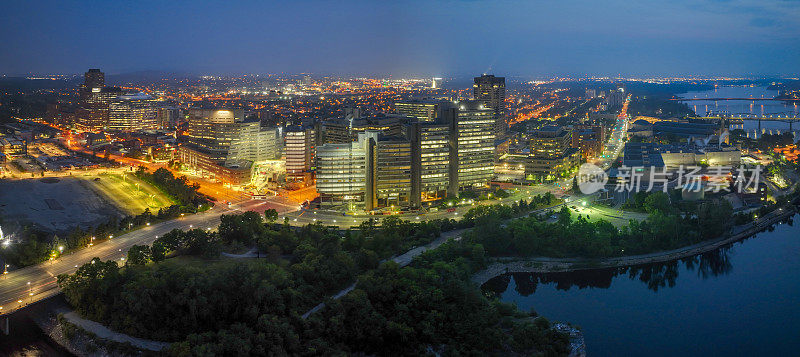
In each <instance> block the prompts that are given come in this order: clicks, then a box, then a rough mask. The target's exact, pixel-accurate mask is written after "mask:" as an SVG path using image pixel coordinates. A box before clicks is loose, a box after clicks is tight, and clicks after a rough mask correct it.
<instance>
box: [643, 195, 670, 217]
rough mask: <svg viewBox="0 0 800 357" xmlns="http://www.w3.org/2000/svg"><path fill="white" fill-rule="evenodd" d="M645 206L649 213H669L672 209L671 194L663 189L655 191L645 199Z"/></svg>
mask: <svg viewBox="0 0 800 357" xmlns="http://www.w3.org/2000/svg"><path fill="white" fill-rule="evenodd" d="M643 206H644V210H645V211H646V212H647V213H649V214H653V213H655V212H660V213H663V214H667V213H668V212H669V211H670V202H669V195H667V194H666V193H665V192H662V191H658V192H653V193H651V194H649V195H647V197H646V198H645V199H644V204H643Z"/></svg>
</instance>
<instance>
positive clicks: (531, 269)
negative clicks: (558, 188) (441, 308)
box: [471, 206, 797, 286]
mask: <svg viewBox="0 0 800 357" xmlns="http://www.w3.org/2000/svg"><path fill="white" fill-rule="evenodd" d="M796 213H797V211H796V209H795V208H794V207H793V206H792V207H791V208H789V209H786V210H782V211H773V212H770V213H768V214H767V216H765V217H762V218H760V219H758V220H757V221H756V222H754V223H755V224H748V225H743V226H735V227H733V228H732V229H733V230H734V231H735V230H736V229H737V228H739V229H741V230H740V231H738V232H737V233H733V234H729V235H726V236H723V237H721V238H717V239H712V240H707V241H703V242H700V243H696V244H693V245H689V246H685V247H681V248H677V249H673V250H668V251H661V252H656V253H648V254H640V255H631V256H623V257H613V258H600V259H587V258H549V257H531V258H519V257H499V258H495V259H497V262H495V263H493V264H490V265H489V266H488V267H487V268H486V269H484V270H482V271H480V272H477V273H475V274H473V275H472V278H471V280H472V281H473V282H474V283H476V284H478V286H482V285H483V284H485V283H486V282H487V281H489V280H491V279H493V278H495V277H497V276H500V275H503V274H508V273H557V272H571V271H579V270H594V269H605V268H621V267H626V266H634V265H643V264H652V263H663V262H666V261H671V260H675V259H682V258H686V257H690V256H694V255H697V254H702V253H706V252H708V251H711V250H714V249H718V248H720V247H722V246H724V245H727V244H731V243H735V242H738V241H740V240H743V239H745V238H747V237H750V236H752V235H754V234H756V233H758V232H761V231H762V230H764V229H767V228H768V227H770V226H772V225H773V224H775V223H777V222H779V221H781V220H783V219H786V218H788V217H791V216H793V215H794V214H796Z"/></svg>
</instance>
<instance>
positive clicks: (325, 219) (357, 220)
mask: <svg viewBox="0 0 800 357" xmlns="http://www.w3.org/2000/svg"><path fill="white" fill-rule="evenodd" d="M506 191H507V192H508V193H509V194H510V195H509V196H508V197H506V198H503V199H490V200H484V201H474V202H473V203H469V202H468V201H463V203H462V202H459V204H457V205H455V206H453V208H452V209H453V211H452V212H448V211H447V210H439V211H435V212H427V213H424V214H418V213H403V214H395V215H392V216H393V217H398V218H401V219H404V220H408V221H415V222H421V221H427V220H432V219H440V218H452V219H460V218H461V216H463V215H464V214H465V213H467V211H469V210H470V209H471V208H472V207H475V206H476V205H489V204H506V205H510V204H512V203H514V202H519V200H521V199H525V200H530V199H531V198H532V197H533V196H536V195H540V194H544V193H545V192H548V191H549V192H551V193H553V195H554V196H555V197H561V196H562V195H563V191H561V190H559V189H557V188H555V187H553V186H550V185H536V186H519V185H515V186H514V188H512V189H509V190H506ZM299 208H300V206H299V205H297V206H296V209H298V210H297V211H293V212H287V213H285V214H282V215H280V216H279V219H278V221H279V222H281V221H283V219H284V217H287V218H289V223H290V224H292V225H306V224H314V223H320V224H323V225H331V226H338V227H340V228H342V229H347V228H350V227H357V226H358V225H360V224H361V223H362V222H364V221H367V220H369V219H376V220H378V221H379V222H380V220H382V219H383V218H386V217H389V216H388V215H364V214H361V215H355V216H353V215H345V214H344V213H343V212H340V211H335V210H300V209H299Z"/></svg>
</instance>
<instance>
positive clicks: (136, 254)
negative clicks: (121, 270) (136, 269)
mask: <svg viewBox="0 0 800 357" xmlns="http://www.w3.org/2000/svg"><path fill="white" fill-rule="evenodd" d="M151 259H152V253H151V252H150V247H149V246H146V245H134V246H133V247H131V249H128V259H127V261H126V263H125V264H130V265H145V264H147V263H148V262H149V261H150V260H151Z"/></svg>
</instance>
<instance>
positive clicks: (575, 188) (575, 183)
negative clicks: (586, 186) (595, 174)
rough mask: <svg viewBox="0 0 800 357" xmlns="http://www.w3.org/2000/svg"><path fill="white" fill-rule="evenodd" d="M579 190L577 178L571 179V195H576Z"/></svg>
mask: <svg viewBox="0 0 800 357" xmlns="http://www.w3.org/2000/svg"><path fill="white" fill-rule="evenodd" d="M580 191H581V189H580V187H578V176H575V177H573V178H572V193H578V192H580Z"/></svg>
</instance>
